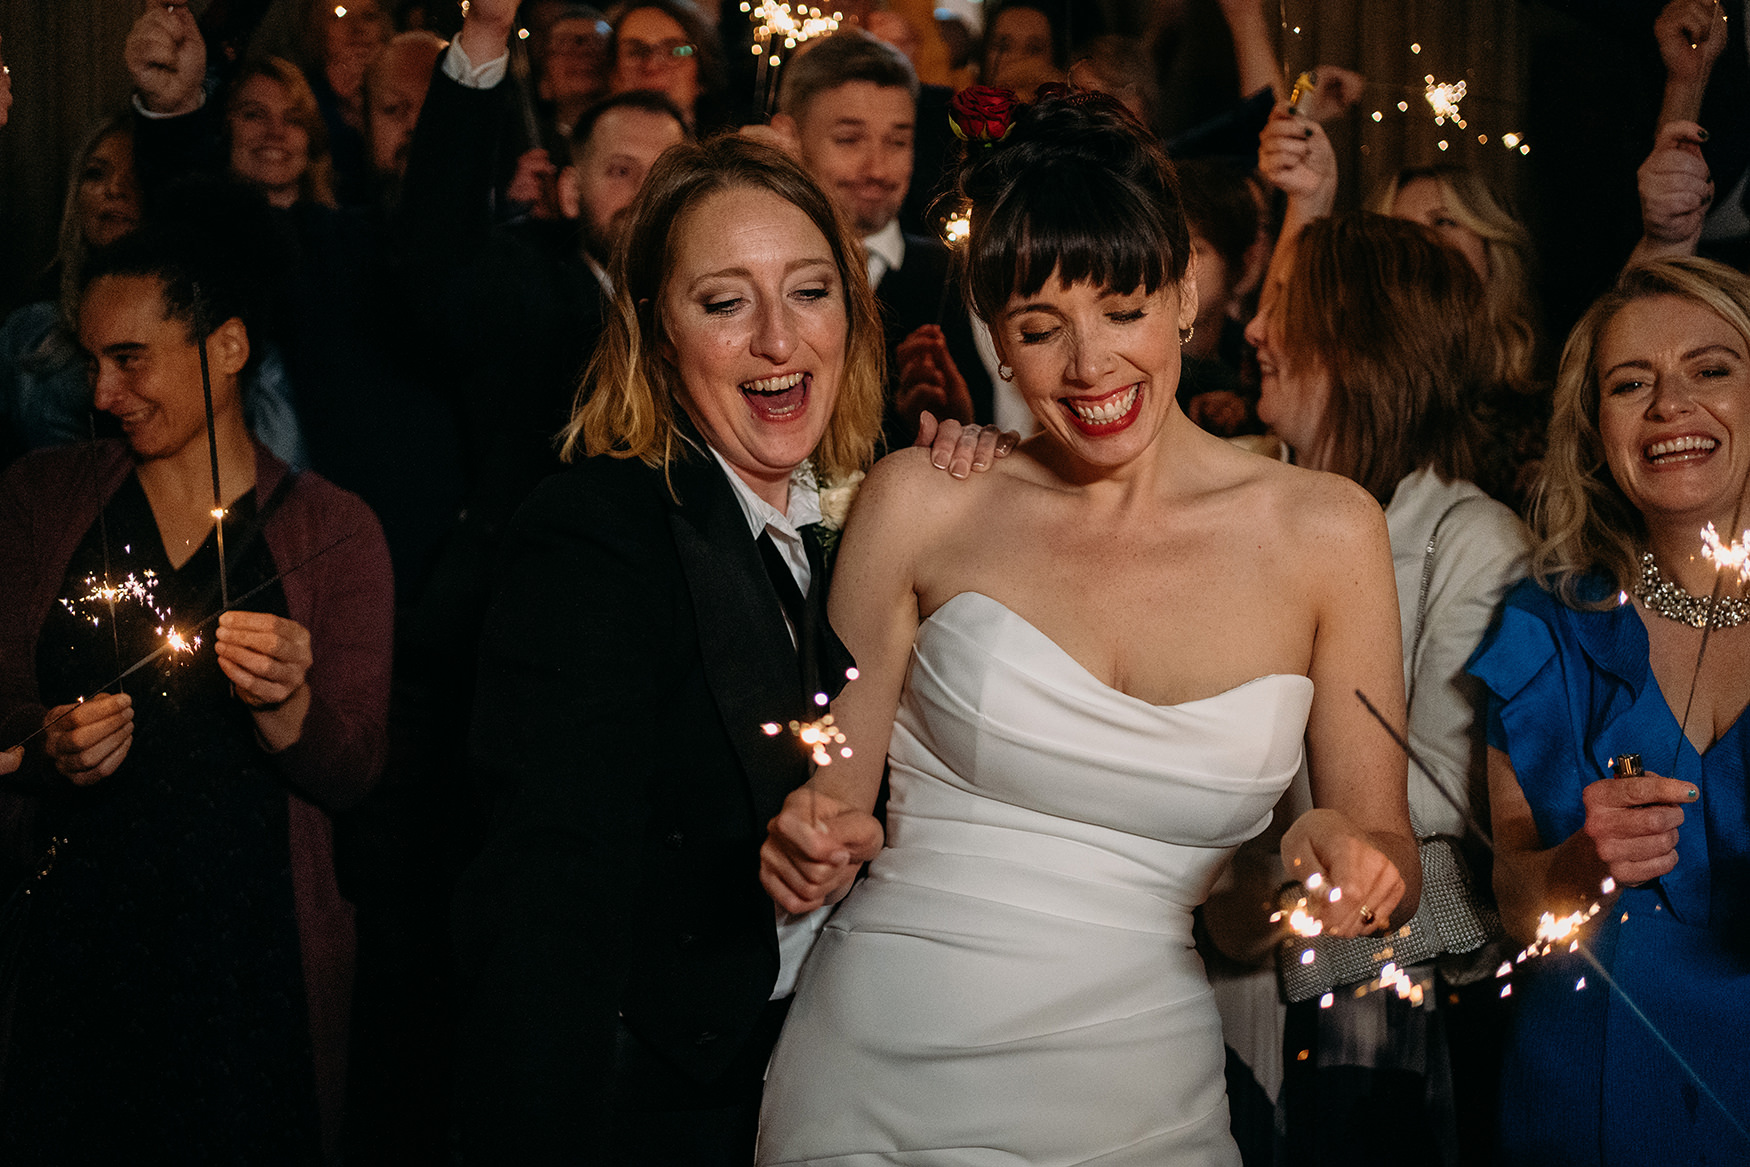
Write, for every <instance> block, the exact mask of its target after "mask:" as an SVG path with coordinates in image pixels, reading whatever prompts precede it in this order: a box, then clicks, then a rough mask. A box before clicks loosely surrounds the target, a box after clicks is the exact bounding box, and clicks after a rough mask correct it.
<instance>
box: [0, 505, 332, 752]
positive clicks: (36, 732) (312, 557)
mask: <svg viewBox="0 0 1750 1167" xmlns="http://www.w3.org/2000/svg"><path fill="white" fill-rule="evenodd" d="M360 530H361V528H358V527H355V528H353V529H352V530H351V531H348V532H347V533H346V534H344V535H342V536H340V538H338V539H336V540H334V541H333V542H332V543H326V544H324V545H323V546H321V547H318V548H317V549H316V550H314V551H312V552H311V553H310V554H308V555H306V556H304V558H302V559H300V560H298V562H296V563H294V564H292V566H290V567H288V568H286V569H285V570H284V571H281V572H277V573H275V574H274V575H273V576H271V577H270V578H268V579H267V580H265V581H263V582H262V583H258V584H256V585H255V586H254V587H252V588H250V589H249V590H248V591H246V592H244V593H243V594H242V595H240V596H238V597H237V603H239V604H241V603H243V602H244V601H245V600H248V599H250V598H251V597H253V596H255V595H256V594H258V593H260V592H263V591H266V590H267V589H268V588H270V587H272V586H273V585H275V584H277V583H279V582H280V581H281V580H283V579H285V578H286V577H287V576H289V575H291V574H292V573H293V572H297V571H302V570H303V569H304V568H306V567H308V566H309V565H310V564H312V563H314V562H316V560H318V559H320V558H321V557H322V556H324V555H327V554H328V553H329V552H330V551H333V550H334V549H335V548H336V547H339V546H340V545H341V544H343V543H346V542H347V541H349V540H351V539H352V538H354V537H355V536H357V535H358V534H359V532H360ZM62 603H66V601H65V600H63V601H62ZM228 610H229V608H228V607H221V608H220V609H219V610H218V611H216V612H213V613H211V614H210V615H208V616H207V617H206V618H205V619H202V620H198V621H196V622H195V623H194V624H193V625H192V626H191V627H190V628H189V630H188V632H187V633H177V634H176V638H177V640H179V641H181V642H182V643H183V644H188V643H190V634H193V633H198V632H199V631H200V630H201V629H202V628H205V627H206V626H207V625H209V624H212V623H214V622H215V621H217V620H218V618H219V617H220V616H222V615H224V613H225V612H226V611H228ZM164 627H167V626H161V627H160V628H159V629H158V631H159V634H160V635H163V633H164ZM175 631H176V630H175V629H172V632H175ZM192 643H193V644H194V646H195V647H196V648H198V647H200V638H199V636H195V637H194V638H193V641H192ZM176 651H188V650H187V649H183V648H179V647H177V646H176V645H173V644H172V643H171V642H170V640H169V639H166V640H165V642H164V643H163V644H160V645H159V646H158V647H157V648H154V649H153V650H152V651H151V652H149V653H147V654H146V655H145V656H143V657H141V658H140V659H139V660H137V661H135V662H134V663H133V664H131V665H129V666H128V667H127V668H125V669H123V670H122V671H121V672H119V673H117V674H116V675H115V676H113V677H111V678H110V679H109V680H108V681H106V682H104V683H103V684H101V685H99V686H98V687H97V688H96V689H95V690H93V691H92V692H90V693H87V694H86V695H85V696H83V697H80V698H78V699H76V700H74V701H73V702H72V703H71V704H69V705H68V706H67V708H66V710H65V711H63V712H62V713H61V715H60V717H55V718H52V719H50V720H48V721H45V722H43V723H42V724H41V725H39V726H37V727H36V728H35V729H33V730H31V731H30V732H29V733H27V734H25V735H24V736H23V737H21V738H19V739H18V740H17V741H15V742H13V743H12V744H11V745H9V746H6V747H5V748H4V751H0V752H10V751H12V750H15V749H17V748H18V747H20V746H22V745H25V744H26V743H28V742H31V741H34V740H36V738H37V737H39V736H40V735H42V734H43V733H46V732H47V731H48V730H49V729H50V727H52V726H53V725H54V724H55V723H56V722H58V721H60V720H61V718H62V717H66V716H67V714H69V713H71V712H73V710H75V709H77V708H78V707H79V706H81V705H83V704H85V702H87V701H89V700H91V699H92V698H93V697H95V696H97V695H98V694H99V693H107V692H108V691H109V689H110V687H111V686H113V685H119V684H121V683H122V682H123V681H125V680H127V679H128V678H129V677H131V676H133V675H134V674H135V673H137V672H139V671H140V670H141V669H143V668H145V667H146V666H147V665H149V664H151V663H152V662H153V661H155V660H157V659H158V658H159V657H161V656H163V655H164V654H165V653H168V652H176Z"/></svg>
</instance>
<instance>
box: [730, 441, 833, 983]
mask: <svg viewBox="0 0 1750 1167" xmlns="http://www.w3.org/2000/svg"><path fill="white" fill-rule="evenodd" d="M706 449H709V450H711V456H712V457H713V458H715V459H717V465H719V466H721V467H722V468H723V476H724V477H725V478H727V479H729V486H730V489H731V491H732V492H733V493H734V495H735V501H736V502H738V503H740V504H741V512H742V514H744V515H746V516H747V529H748V534H749V536H750V537H751V538H753V539H758V538H759V537H760V536H761V535H762V534H770V535H771V537H772V542H773V543H774V544H776V545H777V548H778V553H779V554H780V555H782V556H783V557H784V563H785V565H786V566H788V567H789V568H790V574H791V575H793V576H795V577H796V587H797V589H798V590H799V591H801V593H802V594H803V595H805V596H806V595H807V594H808V585H809V583H810V582H811V581H812V580H813V578H814V571H813V568H811V567H810V566H809V563H808V549H807V548H806V547H805V546H804V545H803V543H802V530H801V529H802V527H804V526H806V525H807V524H809V523H818V522H820V490H819V488H818V487H817V486H816V484H815V481H814V471H813V470H812V469H811V468H810V467H809V465H808V463H806V462H804V463H803V464H802V465H800V466H798V467H796V469H795V470H793V471H791V473H790V499H789V510H788V511H787V512H786V511H780V510H779V509H778V508H777V507H775V506H773V505H772V504H771V503H769V502H767V501H766V500H765V499H763V498H761V497H760V496H759V495H757V494H755V493H754V491H753V487H751V486H749V485H748V484H747V483H746V482H744V481H742V478H741V475H739V474H737V473H736V472H735V468H734V467H732V466H730V464H729V460H728V459H726V458H725V457H724V456H723V455H722V454H719V453H718V452H717V451H716V450H715V449H713V448H712V447H710V446H709V445H707V446H706ZM784 622H785V624H786V625H790V616H789V613H785V615H784ZM790 642H791V643H792V644H794V643H795V642H796V628H795V626H794V625H790ZM772 911H773V912H775V913H776V914H777V917H778V980H777V983H776V984H774V985H773V986H772V996H771V999H772V1000H774V1001H778V1000H781V999H783V998H785V997H788V996H789V995H790V994H791V993H794V992H795V991H796V975H797V974H798V973H800V972H801V971H802V962H803V961H804V960H805V959H807V957H808V950H809V949H811V948H813V947H814V941H815V939H816V938H817V937H819V935H820V930H821V928H822V927H823V926H824V925H825V924H826V918H827V916H828V915H829V914H830V913H831V912H832V907H831V906H830V905H828V906H827V907H824V908H819V909H816V910H815V911H812V912H809V913H807V914H806V915H802V916H793V915H791V914H790V913H789V912H786V911H785V910H784V909H782V908H780V907H778V906H777V905H776V904H773V905H772Z"/></svg>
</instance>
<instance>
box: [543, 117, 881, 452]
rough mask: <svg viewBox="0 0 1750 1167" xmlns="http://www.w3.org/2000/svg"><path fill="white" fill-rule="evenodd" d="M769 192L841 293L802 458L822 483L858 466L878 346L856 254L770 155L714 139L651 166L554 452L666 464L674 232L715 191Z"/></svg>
mask: <svg viewBox="0 0 1750 1167" xmlns="http://www.w3.org/2000/svg"><path fill="white" fill-rule="evenodd" d="M737 189H753V190H763V191H769V192H771V193H772V194H775V195H777V196H778V197H779V198H781V199H783V200H784V201H785V202H787V203H789V204H791V205H792V206H794V207H796V208H797V209H798V210H800V211H801V212H802V213H803V214H805V215H807V216H808V218H809V219H810V220H811V221H812V222H813V223H814V225H815V226H816V227H818V228H819V229H820V233H821V234H822V235H824V236H826V241H827V245H828V246H829V247H830V248H831V250H832V257H833V263H834V265H835V266H836V267H837V268H838V273H839V285H840V287H842V288H843V289H844V296H845V312H846V316H847V324H848V326H849V327H848V330H847V336H846V342H845V368H844V372H843V374H842V375H841V376H840V378H839V388H838V400H837V402H836V403H835V404H834V406H833V411H832V417H831V419H830V420H829V421H828V422H827V426H826V432H825V433H824V434H822V435H821V439H820V444H819V445H818V446H816V447H815V449H814V454H813V461H814V470H815V474H816V475H817V476H818V477H819V478H820V479H821V480H822V481H833V480H836V479H840V478H843V477H845V476H846V475H848V474H850V473H852V472H854V471H857V470H864V469H867V468H868V466H869V463H870V462H871V461H872V460H873V459H874V454H875V439H876V436H877V435H878V434H879V432H880V428H881V409H882V398H883V394H884V392H885V384H886V344H885V341H884V339H883V336H882V331H881V317H880V315H879V313H878V310H877V308H876V306H875V295H874V293H873V292H871V291H870V290H869V279H868V273H867V269H866V267H865V264H864V260H863V253H862V248H861V246H860V245H859V243H858V241H857V240H856V239H855V238H854V237H852V236H851V235H850V233H849V232H847V231H846V229H845V227H844V224H843V223H842V222H841V221H840V219H839V217H838V214H837V212H835V211H834V209H833V205H832V201H831V200H830V199H828V198H827V197H826V195H825V194H823V193H821V190H820V188H819V187H818V186H816V185H815V183H814V180H813V179H811V178H809V177H808V174H807V172H806V171H804V170H803V169H802V167H801V166H800V165H799V164H798V163H796V162H794V161H793V160H791V158H790V157H789V156H788V155H787V154H785V153H783V152H782V151H780V150H776V149H773V148H772V147H770V146H764V145H761V144H759V143H757V142H750V141H748V140H746V139H743V138H737V137H735V136H733V135H725V136H722V137H718V138H714V139H711V140H709V141H706V142H702V143H683V144H681V145H678V146H672V147H670V148H669V149H668V150H667V151H666V152H665V153H664V154H663V155H662V156H661V157H660V158H658V159H657V161H656V165H655V166H653V167H651V168H650V175H649V177H648V178H646V179H645V182H644V188H643V190H642V191H640V192H639V196H638V203H637V207H636V210H635V211H634V212H633V215H632V221H631V223H630V224H629V225H628V228H627V231H626V234H625V237H624V238H623V239H622V240H621V243H620V245H619V246H618V247H616V248H615V249H614V256H613V260H612V264H611V269H610V271H611V276H612V279H613V285H614V299H613V303H612V304H610V305H609V308H608V320H607V328H606V331H605V332H604V334H603V336H602V339H601V343H600V344H599V345H597V347H596V351H595V355H594V356H593V357H592V358H591V359H590V362H589V366H588V368H586V369H585V370H584V374H583V380H582V382H581V384H580V385H579V386H578V391H577V402H576V405H575V406H574V408H573V411H572V414H571V423H570V424H569V425H567V426H566V427H565V430H564V432H563V433H562V434H561V435H560V438H561V445H560V451H559V452H560V456H561V457H562V458H564V459H565V460H566V461H568V462H570V461H575V460H576V459H578V458H579V457H583V456H585V455H587V456H590V457H594V456H596V455H600V454H606V455H608V456H610V457H614V458H638V459H640V460H642V461H643V462H644V463H645V465H647V466H651V467H656V468H663V469H666V468H667V467H668V465H669V464H670V463H671V462H672V461H673V460H674V458H675V457H676V453H677V451H676V444H677V443H676V437H677V431H676V423H677V414H678V412H679V410H680V409H681V408H682V407H681V406H680V404H679V403H680V400H681V393H682V390H683V388H684V386H683V385H682V384H681V380H680V375H679V371H678V370H677V369H676V368H675V366H674V363H673V362H672V361H670V360H669V359H668V358H667V357H666V356H665V355H664V352H663V350H664V349H665V348H666V347H667V336H666V334H665V332H664V325H663V319H662V307H661V306H662V303H663V299H664V296H665V294H666V292H667V290H668V276H669V272H670V269H671V268H672V267H673V260H674V245H675V227H676V226H677V225H678V224H680V223H681V222H682V221H683V220H684V219H685V218H686V216H687V213H688V212H689V211H691V210H692V209H693V208H694V207H697V206H698V205H699V204H700V203H702V202H704V200H705V199H706V198H708V197H710V196H711V195H713V194H716V193H717V192H719V191H725V190H737Z"/></svg>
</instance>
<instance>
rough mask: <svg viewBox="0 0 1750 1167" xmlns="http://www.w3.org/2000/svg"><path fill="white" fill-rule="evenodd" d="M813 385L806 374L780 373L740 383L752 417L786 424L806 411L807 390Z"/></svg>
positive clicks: (811, 379)
mask: <svg viewBox="0 0 1750 1167" xmlns="http://www.w3.org/2000/svg"><path fill="white" fill-rule="evenodd" d="M812 384H813V377H812V375H810V374H808V373H783V374H780V375H778V376H776V377H761V378H760V379H759V380H757V381H746V382H743V383H742V386H741V395H742V397H743V399H745V400H746V401H747V404H748V408H750V409H752V410H753V413H754V416H755V417H758V418H761V419H762V420H765V421H786V420H788V419H790V418H793V417H797V416H799V415H800V414H802V413H803V412H804V411H805V410H806V409H807V407H808V390H809V388H810V387H811V385H812Z"/></svg>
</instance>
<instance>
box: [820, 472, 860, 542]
mask: <svg viewBox="0 0 1750 1167" xmlns="http://www.w3.org/2000/svg"><path fill="white" fill-rule="evenodd" d="M862 484H863V472H862V471H861V470H858V471H856V472H855V473H853V474H852V475H851V476H850V477H848V478H841V479H840V480H839V481H837V482H830V483H827V484H826V485H824V486H822V487H821V488H820V525H821V526H823V527H825V528H826V529H827V530H829V531H842V530H844V529H845V518H846V516H848V515H849V514H850V513H851V503H852V502H853V501H854V500H855V499H856V497H857V488H858V487H860V486H862Z"/></svg>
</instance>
